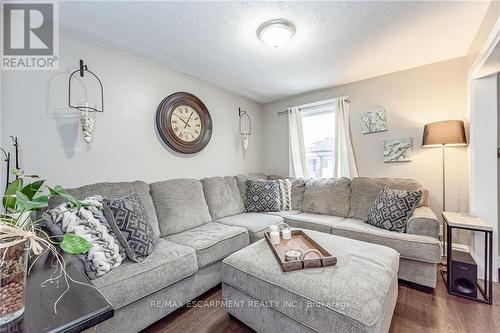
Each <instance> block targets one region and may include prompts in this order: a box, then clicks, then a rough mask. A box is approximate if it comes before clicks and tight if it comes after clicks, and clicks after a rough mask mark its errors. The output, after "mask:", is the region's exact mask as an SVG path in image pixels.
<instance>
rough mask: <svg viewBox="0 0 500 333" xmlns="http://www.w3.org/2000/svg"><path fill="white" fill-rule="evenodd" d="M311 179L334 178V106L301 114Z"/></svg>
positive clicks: (323, 106) (306, 110) (326, 106)
mask: <svg viewBox="0 0 500 333" xmlns="http://www.w3.org/2000/svg"><path fill="white" fill-rule="evenodd" d="M301 115H302V127H303V132H304V147H305V151H306V160H307V169H308V172H309V177H311V178H323V177H332V176H333V166H334V161H333V157H334V149H335V113H334V108H333V106H332V105H322V106H320V107H314V108H309V109H305V110H303V111H302V112H301Z"/></svg>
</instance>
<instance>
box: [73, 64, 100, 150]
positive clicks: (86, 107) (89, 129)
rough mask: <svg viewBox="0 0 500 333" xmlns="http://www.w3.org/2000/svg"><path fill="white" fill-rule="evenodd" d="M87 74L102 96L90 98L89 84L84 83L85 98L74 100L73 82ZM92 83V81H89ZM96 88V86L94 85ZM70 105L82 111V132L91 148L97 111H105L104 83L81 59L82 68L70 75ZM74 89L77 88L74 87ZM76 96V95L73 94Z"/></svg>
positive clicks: (83, 93) (83, 92)
mask: <svg viewBox="0 0 500 333" xmlns="http://www.w3.org/2000/svg"><path fill="white" fill-rule="evenodd" d="M76 73H79V75H77V76H75V74H76ZM85 74H87V76H89V75H90V77H91V79H93V80H92V81H94V83H93V84H95V85H96V86H97V85H98V86H97V91H98V93H99V94H100V96H99V97H100V98H99V97H97V98H94V99H95V100H93V101H92V100H90V97H89V96H88V91H89V88H90V87H88V86H86V85H84V84H83V83H82V85H81V86H82V90H83V91H82V95H83V97H84V98H83V99H82V100H80V101H77V102H75V101H73V99H72V93H73V95H74V91H72V84H74V82H73V81H76V80H77V79H78V77H80V78H82V79H83V78H84V77H85ZM89 83H90V84H92V82H89ZM94 88H95V87H94ZM68 89H69V91H68V105H69V107H70V108H73V109H77V110H79V111H80V113H81V115H80V123H81V128H82V133H83V140H84V141H85V143H86V145H87V149H88V148H90V143H91V142H92V138H93V132H94V127H95V122H96V118H95V113H96V112H104V94H103V88H102V83H101V80H100V79H99V77H97V75H95V74H94V73H93V72H92V71H90V70H89V69H88V67H87V65H85V64H84V63H83V60H80V68H79V69H77V70H76V71H74V72H73V73H71V75H70V76H69V84H68ZM73 89H75V88H74V87H73ZM73 98H74V96H73Z"/></svg>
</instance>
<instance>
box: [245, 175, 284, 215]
mask: <svg viewBox="0 0 500 333" xmlns="http://www.w3.org/2000/svg"><path fill="white" fill-rule="evenodd" d="M246 185H247V190H246V191H247V193H246V202H245V208H246V210H247V212H279V211H280V210H281V190H280V183H279V181H277V180H252V179H248V180H247V181H246Z"/></svg>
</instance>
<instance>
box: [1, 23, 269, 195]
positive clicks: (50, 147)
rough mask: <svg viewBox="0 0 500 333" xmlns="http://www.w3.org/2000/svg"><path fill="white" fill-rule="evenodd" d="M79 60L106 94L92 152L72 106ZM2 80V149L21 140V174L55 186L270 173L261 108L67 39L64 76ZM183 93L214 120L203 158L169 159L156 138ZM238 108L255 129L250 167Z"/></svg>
mask: <svg viewBox="0 0 500 333" xmlns="http://www.w3.org/2000/svg"><path fill="white" fill-rule="evenodd" d="M79 59H84V60H85V62H86V63H87V64H88V66H89V69H91V70H93V71H94V72H95V73H96V74H97V75H98V76H99V77H100V79H101V80H102V82H103V86H104V104H105V112H104V113H103V114H97V123H96V128H95V135H94V141H93V144H92V148H91V149H90V150H86V148H85V146H84V144H83V139H82V137H81V133H80V132H81V131H80V128H79V115H78V113H76V114H75V113H74V112H70V109H69V108H68V106H67V103H68V102H67V94H68V92H67V90H68V87H67V84H68V82H67V81H68V76H69V73H70V72H71V71H73V70H75V69H76V66H78V61H79ZM200 61H203V60H202V59H200ZM2 74H3V75H2V88H1V89H2V90H1V91H2V94H1V96H2V109H1V110H2V111H1V112H2V115H1V131H0V132H1V136H2V138H1V142H2V143H7V142H9V141H8V136H9V135H11V134H13V135H17V136H18V137H19V140H20V144H21V167H22V168H23V169H25V170H26V171H28V172H30V173H37V174H40V175H42V176H43V177H44V178H46V179H48V181H49V183H51V184H54V183H59V184H61V185H63V186H66V187H72V186H78V185H83V184H87V183H92V182H99V181H127V180H135V179H141V180H145V181H148V182H151V181H156V180H163V179H168V178H178V177H197V178H201V177H205V176H216V175H235V174H238V173H245V172H258V171H262V166H263V165H262V151H261V137H262V133H261V132H262V129H261V105H260V104H258V103H255V102H253V101H250V100H248V99H246V98H243V97H240V96H237V95H234V94H231V93H228V92H226V91H225V90H222V89H220V88H218V87H215V86H213V85H211V84H208V83H206V82H204V81H200V80H198V79H194V78H192V77H189V76H186V75H183V74H180V73H178V72H175V71H172V70H170V69H168V68H165V67H162V66H158V65H156V64H152V63H148V62H145V61H143V60H141V59H139V58H136V57H133V56H129V55H126V54H124V53H121V52H118V51H115V50H113V49H110V48H107V47H102V46H99V45H97V44H94V43H91V42H88V41H84V40H81V39H79V38H76V37H74V36H71V35H68V34H67V33H61V34H60V70H59V71H57V72H55V71H8V72H4V73H2ZM176 91H187V92H191V93H193V94H195V95H196V96H198V97H199V98H200V99H201V100H202V101H203V102H204V103H205V104H206V106H207V107H208V109H209V111H210V113H211V116H212V121H213V134H212V139H211V141H210V143H209V144H208V146H207V147H206V148H205V149H204V150H203V151H201V152H200V153H199V154H197V155H195V156H179V155H174V154H173V153H171V152H169V151H167V150H166V149H165V148H164V147H163V146H162V143H161V142H160V140H159V138H158V137H157V134H156V132H155V122H154V119H155V112H156V108H157V106H158V104H159V103H160V101H161V100H162V99H163V98H164V97H166V96H167V95H170V94H172V93H174V92H176ZM238 107H241V108H242V109H246V110H247V111H248V113H249V114H250V117H251V119H252V125H253V126H252V130H253V132H254V133H253V135H252V136H251V137H250V144H249V150H248V153H247V156H246V160H243V157H242V154H241V149H240V146H239V140H238ZM2 185H3V184H2ZM2 187H3V186H2Z"/></svg>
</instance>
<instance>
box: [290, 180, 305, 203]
mask: <svg viewBox="0 0 500 333" xmlns="http://www.w3.org/2000/svg"><path fill="white" fill-rule="evenodd" d="M305 190H306V179H305V178H295V179H293V180H292V209H298V210H302V203H303V202H304V192H305Z"/></svg>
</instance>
